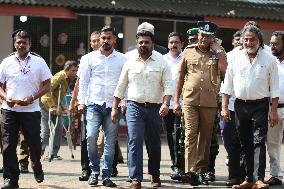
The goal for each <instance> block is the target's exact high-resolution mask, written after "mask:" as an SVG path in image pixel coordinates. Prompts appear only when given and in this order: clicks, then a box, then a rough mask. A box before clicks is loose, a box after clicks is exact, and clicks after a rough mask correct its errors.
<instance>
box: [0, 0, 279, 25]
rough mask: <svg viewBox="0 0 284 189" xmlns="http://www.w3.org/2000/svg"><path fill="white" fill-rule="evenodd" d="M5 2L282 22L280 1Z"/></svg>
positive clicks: (91, 10)
mask: <svg viewBox="0 0 284 189" xmlns="http://www.w3.org/2000/svg"><path fill="white" fill-rule="evenodd" d="M0 3H5V4H20V5H35V6H37V5H38V6H59V7H61V6H62V7H68V8H71V9H73V10H75V11H76V12H78V13H80V12H88V13H94V14H95V13H96V11H115V12H116V13H118V14H122V15H123V13H125V12H127V13H128V14H133V15H135V14H145V15H147V14H149V15H157V16H158V15H164V16H168V17H169V16H179V17H201V16H219V17H231V18H251V19H266V20H278V21H284V0H0Z"/></svg>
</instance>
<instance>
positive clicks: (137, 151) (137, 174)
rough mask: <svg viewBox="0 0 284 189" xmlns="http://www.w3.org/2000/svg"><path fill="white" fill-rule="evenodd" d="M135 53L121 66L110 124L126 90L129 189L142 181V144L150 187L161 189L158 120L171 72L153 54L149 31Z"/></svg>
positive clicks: (168, 92) (170, 90)
mask: <svg viewBox="0 0 284 189" xmlns="http://www.w3.org/2000/svg"><path fill="white" fill-rule="evenodd" d="M136 40H137V46H138V53H139V55H134V56H133V57H130V58H129V59H128V61H127V62H126V63H125V64H124V66H123V70H122V72H121V75H120V78H119V82H118V85H117V87H116V90H115V92H114V97H115V98H114V101H113V106H112V113H111V114H112V116H111V117H112V121H113V123H117V119H118V110H117V107H118V104H119V102H120V100H121V99H123V98H124V96H125V92H126V89H127V88H128V91H127V92H128V93H127V100H128V101H127V109H126V121H127V128H128V170H129V177H130V179H131V180H132V183H131V186H130V188H131V189H140V188H141V182H142V180H143V140H144V137H145V141H147V143H148V156H149V160H148V173H149V174H150V175H151V184H152V186H153V187H160V186H161V181H160V161H161V140H160V134H161V129H162V128H161V117H164V116H165V115H167V113H168V110H169V106H170V98H171V95H172V93H173V88H172V78H171V71H170V68H169V66H168V64H167V62H166V61H165V60H164V59H163V57H161V56H159V55H157V54H152V51H153V48H154V32H153V30H151V29H150V28H149V27H145V28H143V29H141V30H139V31H138V33H137V35H136Z"/></svg>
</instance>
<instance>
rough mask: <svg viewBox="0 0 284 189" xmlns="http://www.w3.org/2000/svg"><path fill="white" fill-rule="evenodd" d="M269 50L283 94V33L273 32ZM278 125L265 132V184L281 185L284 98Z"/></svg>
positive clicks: (279, 109)
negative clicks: (267, 173)
mask: <svg viewBox="0 0 284 189" xmlns="http://www.w3.org/2000/svg"><path fill="white" fill-rule="evenodd" d="M270 48H271V52H272V54H273V55H274V56H275V57H276V58H277V67H278V76H279V90H280V94H284V31H275V32H273V33H272V36H271V39H270ZM277 114H278V124H277V125H275V126H274V127H268V132H267V151H268V155H269V159H270V161H269V163H270V174H271V178H270V179H269V180H267V181H266V182H265V183H267V184H269V185H270V186H272V185H281V184H282V178H283V174H282V171H281V167H280V150H281V144H282V139H283V128H284V127H283V125H284V96H283V95H280V96H279V101H278V107H277Z"/></svg>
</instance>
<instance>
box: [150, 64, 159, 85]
mask: <svg viewBox="0 0 284 189" xmlns="http://www.w3.org/2000/svg"><path fill="white" fill-rule="evenodd" d="M148 73H149V75H148V76H149V80H150V81H155V82H157V81H160V80H161V72H160V68H158V67H152V68H148Z"/></svg>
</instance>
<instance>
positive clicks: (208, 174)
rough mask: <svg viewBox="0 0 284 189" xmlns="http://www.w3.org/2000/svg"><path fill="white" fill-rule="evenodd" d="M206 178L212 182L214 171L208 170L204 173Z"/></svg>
mask: <svg viewBox="0 0 284 189" xmlns="http://www.w3.org/2000/svg"><path fill="white" fill-rule="evenodd" d="M206 180H208V181H210V182H214V181H215V180H216V179H215V173H213V172H208V173H206Z"/></svg>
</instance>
